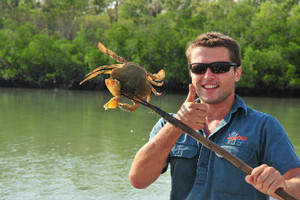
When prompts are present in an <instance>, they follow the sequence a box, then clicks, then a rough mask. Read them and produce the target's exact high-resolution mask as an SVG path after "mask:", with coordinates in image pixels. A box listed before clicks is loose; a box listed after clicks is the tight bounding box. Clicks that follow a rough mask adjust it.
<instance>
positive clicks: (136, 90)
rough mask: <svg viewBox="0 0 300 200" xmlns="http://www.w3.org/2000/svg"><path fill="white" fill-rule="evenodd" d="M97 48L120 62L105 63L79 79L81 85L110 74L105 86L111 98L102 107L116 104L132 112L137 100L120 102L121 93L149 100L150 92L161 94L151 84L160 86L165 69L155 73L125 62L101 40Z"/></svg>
mask: <svg viewBox="0 0 300 200" xmlns="http://www.w3.org/2000/svg"><path fill="white" fill-rule="evenodd" d="M98 48H99V50H100V51H101V52H102V53H104V54H105V55H108V56H109V57H111V58H112V59H114V60H116V61H117V62H119V63H121V64H114V65H105V66H101V67H98V68H96V69H94V70H93V71H91V72H90V73H88V74H87V75H86V78H85V79H84V80H83V81H81V82H80V83H79V84H80V85H81V84H82V83H84V82H85V81H87V80H89V79H92V78H94V77H96V76H98V75H100V74H110V78H109V79H105V85H106V86H107V88H108V90H109V91H110V93H111V94H112V95H113V98H111V99H110V101H109V102H107V103H106V104H105V105H104V106H103V107H104V108H105V110H107V109H115V108H116V107H117V106H118V107H119V108H121V109H122V110H124V111H129V112H133V111H135V110H136V109H137V108H138V107H139V102H138V101H135V100H134V99H132V100H131V101H132V103H133V105H129V104H127V103H121V102H120V98H121V95H122V94H130V95H131V96H132V95H133V96H138V97H139V98H142V99H145V98H147V99H146V101H147V102H149V101H150V94H151V92H153V93H154V94H155V95H161V93H159V92H157V91H156V90H155V89H154V88H153V86H152V85H155V86H162V85H163V82H161V81H162V80H163V79H164V78H165V71H164V70H163V69H161V70H160V71H159V72H158V73H157V74H152V73H150V72H147V71H146V70H145V69H144V68H143V67H142V66H141V65H139V64H137V63H133V62H127V61H126V60H125V59H124V58H122V57H119V56H118V55H117V54H116V53H114V52H113V51H112V50H110V49H107V48H106V47H105V46H104V45H103V44H102V43H101V42H99V43H98Z"/></svg>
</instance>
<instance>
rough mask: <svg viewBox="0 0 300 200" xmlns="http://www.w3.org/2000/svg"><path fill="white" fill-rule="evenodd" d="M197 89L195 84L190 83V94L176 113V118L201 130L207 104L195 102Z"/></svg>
mask: <svg viewBox="0 0 300 200" xmlns="http://www.w3.org/2000/svg"><path fill="white" fill-rule="evenodd" d="M195 96H196V89H195V87H194V85H193V84H190V85H189V94H188V96H187V98H186V100H185V102H184V103H183V104H182V106H181V108H180V110H179V111H178V112H177V114H176V116H175V117H176V118H177V119H179V120H180V121H182V122H183V123H185V124H186V125H188V126H190V127H191V128H193V129H196V130H200V129H203V128H204V124H205V122H206V121H205V117H206V109H207V108H206V105H205V104H201V103H194V99H195Z"/></svg>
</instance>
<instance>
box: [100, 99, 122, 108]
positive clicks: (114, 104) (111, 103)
mask: <svg viewBox="0 0 300 200" xmlns="http://www.w3.org/2000/svg"><path fill="white" fill-rule="evenodd" d="M119 101H120V97H113V98H111V99H110V101H109V102H107V103H106V104H105V105H104V106H103V107H104V109H105V110H107V109H115V108H116V107H117V106H118V104H119Z"/></svg>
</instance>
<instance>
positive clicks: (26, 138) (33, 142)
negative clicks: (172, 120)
mask: <svg viewBox="0 0 300 200" xmlns="http://www.w3.org/2000/svg"><path fill="white" fill-rule="evenodd" d="M110 98H111V95H110V94H109V93H108V92H106V91H103V92H99V91H98V92H88V91H68V90H32V89H10V88H0V113H1V115H0V172H1V175H0V199H1V200H2V199H5V200H18V199H20V200H23V199H24V200H28V199H34V200H48V199H49V200H50V199H51V200H56V199H57V200H77V199H78V200H82V199H85V200H100V199H101V200H102V199H103V200H110V199H112V200H118V199H120V200H125V199H126V200H127V199H128V200H129V199H130V200H157V199H168V197H169V190H170V178H169V172H167V173H165V174H163V175H162V176H161V177H160V178H159V179H158V180H157V181H156V182H155V183H154V184H152V185H151V186H150V187H148V188H147V189H143V190H137V189H134V188H133V187H132V186H131V185H130V183H129V181H128V172H129V169H130V166H131V163H132V160H133V158H134V155H135V153H136V152H137V151H138V149H139V148H140V147H141V146H142V145H143V144H144V143H146V142H147V141H148V138H149V136H148V135H149V131H150V130H151V128H152V126H153V125H154V123H155V122H156V121H157V120H158V119H159V116H158V115H156V114H155V113H153V112H152V111H150V110H149V109H148V108H146V107H143V106H140V108H139V109H138V110H137V111H136V112H133V113H128V112H123V111H121V110H120V109H115V110H109V111H105V110H104V109H103V105H104V104H105V103H106V102H107V101H108V100H109V99H110ZM151 98H152V99H151V103H153V104H154V105H156V106H158V107H160V108H162V109H163V110H165V111H167V112H176V111H177V109H178V108H179V106H180V105H181V103H182V102H183V101H184V99H185V98H186V97H185V95H171V94H164V95H162V96H160V97H156V96H154V95H153V96H151ZM123 100H124V101H127V100H126V99H123ZM244 100H245V101H246V103H247V104H248V105H250V106H251V107H253V108H255V109H259V110H261V111H263V112H267V113H269V114H272V115H275V116H276V117H277V118H278V119H279V120H280V121H281V123H282V124H283V125H284V127H285V129H286V131H287V132H288V135H289V137H290V138H291V141H292V143H293V145H294V147H295V149H296V152H297V154H298V156H300V137H299V134H298V130H299V128H298V125H299V119H300V99H276V98H272V99H270V98H244Z"/></svg>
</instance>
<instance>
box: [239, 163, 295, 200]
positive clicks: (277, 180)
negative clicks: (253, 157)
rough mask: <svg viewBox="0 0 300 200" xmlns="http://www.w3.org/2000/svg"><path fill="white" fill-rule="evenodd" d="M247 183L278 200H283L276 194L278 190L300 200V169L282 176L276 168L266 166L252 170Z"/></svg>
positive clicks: (247, 177) (292, 170)
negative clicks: (280, 189)
mask: <svg viewBox="0 0 300 200" xmlns="http://www.w3.org/2000/svg"><path fill="white" fill-rule="evenodd" d="M245 180H246V182H247V183H249V184H251V185H253V186H254V187H255V188H256V189H258V190H259V191H261V192H263V193H265V194H267V195H270V196H272V197H274V198H276V199H282V198H280V197H279V196H278V195H276V194H275V191H276V190H277V188H283V189H284V190H285V191H286V192H288V193H289V194H291V195H293V196H295V197H296V198H297V199H300V168H299V167H297V168H294V169H291V170H289V171H287V172H286V173H284V175H281V174H280V173H279V172H278V171H277V170H276V169H275V168H273V167H269V166H268V165H266V164H263V165H261V166H258V167H256V168H254V169H253V170H252V173H251V175H247V176H246V178H245Z"/></svg>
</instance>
